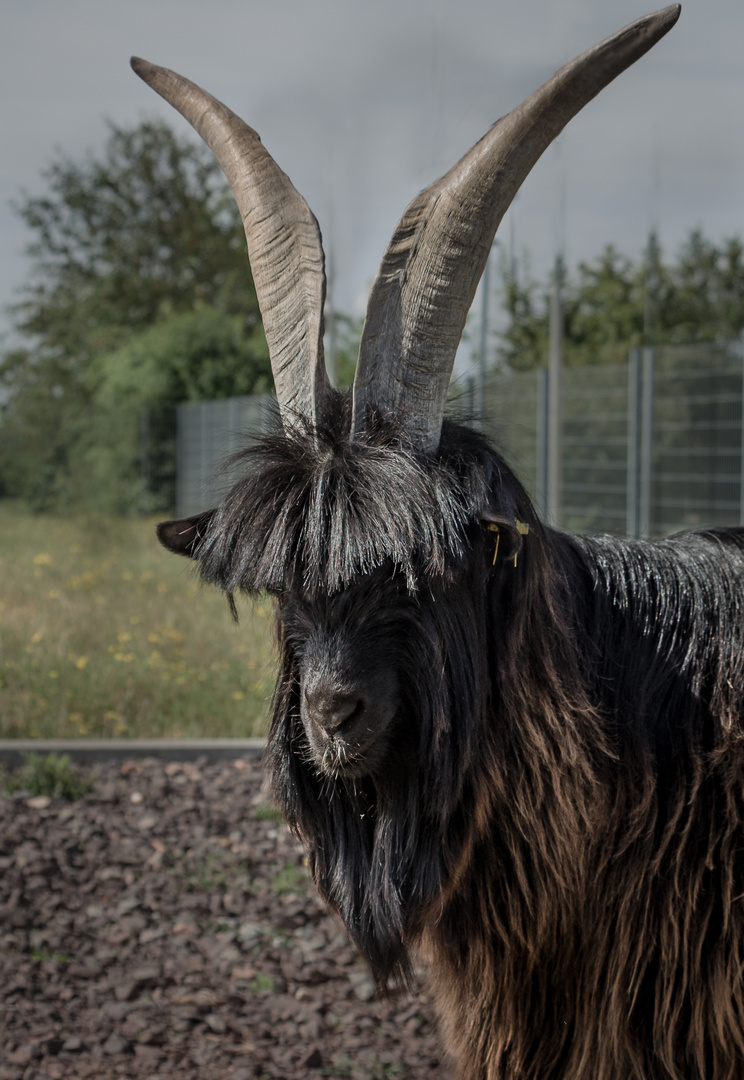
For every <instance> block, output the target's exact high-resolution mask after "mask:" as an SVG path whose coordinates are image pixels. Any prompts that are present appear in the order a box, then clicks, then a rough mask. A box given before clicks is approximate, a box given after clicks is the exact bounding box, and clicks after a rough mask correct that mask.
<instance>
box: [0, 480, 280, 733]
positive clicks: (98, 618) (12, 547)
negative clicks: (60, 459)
mask: <svg viewBox="0 0 744 1080" xmlns="http://www.w3.org/2000/svg"><path fill="white" fill-rule="evenodd" d="M273 681H274V668H273V657H272V648H271V609H270V605H269V603H268V602H265V601H264V602H260V603H258V604H256V605H251V604H249V603H248V602H245V603H243V604H241V605H240V625H238V626H236V625H235V623H234V622H233V621H232V620H231V618H230V615H229V612H228V610H227V603H226V601H225V599H224V597H222V596H221V595H220V594H219V593H218V592H217V591H216V590H209V589H206V588H203V587H202V586H200V585H199V584H198V582H197V581H196V580H195V578H194V576H193V572H192V569H191V566H190V564H189V563H188V562H187V561H186V560H184V559H179V558H177V557H176V556H174V555H169V554H168V553H167V552H166V551H164V550H163V549H162V548H161V547H160V546H159V544H158V543H157V540H156V538H155V531H154V528H153V524H152V523H151V522H142V521H133V520H119V519H113V518H95V519H93V518H90V519H84V520H80V519H69V520H68V519H60V518H50V517H46V516H34V515H32V514H29V513H27V512H26V511H24V510H22V509H20V508H19V507H18V506H16V505H15V504H13V503H10V502H7V501H3V500H1V499H0V737H1V738H14V737H21V736H25V737H37V738H74V737H82V736H86V737H95V736H105V737H111V736H117V737H126V736H131V737H135V736H136V737H140V738H142V737H158V736H210V737H217V736H232V737H239V736H247V735H260V734H263V732H264V731H265V729H266V720H267V713H268V703H269V699H270V696H271V689H272V686H273Z"/></svg>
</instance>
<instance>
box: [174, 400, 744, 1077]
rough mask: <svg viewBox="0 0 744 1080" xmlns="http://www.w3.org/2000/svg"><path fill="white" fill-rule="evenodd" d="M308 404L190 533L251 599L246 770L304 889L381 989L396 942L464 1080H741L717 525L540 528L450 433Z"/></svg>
mask: <svg viewBox="0 0 744 1080" xmlns="http://www.w3.org/2000/svg"><path fill="white" fill-rule="evenodd" d="M335 423H336V426H335V427H334V426H333V424H331V426H330V427H329V428H328V429H327V430H325V431H321V432H320V433H319V437H318V439H317V440H313V439H310V438H308V439H306V440H305V442H304V443H303V441H302V438H301V437H299V436H298V437H296V438H295V440H294V442H290V441H288V440H286V439H279V438H278V439H271V438H270V439H268V440H264V441H263V442H262V443H260V444H259V445H258V446H257V447H256V449H255V450H254V451H251V452H250V453H249V454H248V455H246V458H245V461H246V463H247V466H248V474H247V476H246V478H245V480H243V481H241V483H240V484H239V485H237V486H236V488H235V489H234V491H233V492H232V493H231V495H230V496H228V498H227V499H226V500H225V502H224V503H223V504H222V506H221V507H220V508H219V509H218V511H217V512H216V513H215V514H214V515H212V516H211V517H208V518H206V519H205V520H204V522H201V523H200V522H197V523H196V524H194V525H192V526H189V528H192V529H193V530H195V533H197V534H199V536H200V537H203V538H202V539H200V541H199V545H198V546H197V547H196V549H195V551H194V552H193V553H194V554H195V555H196V557H197V558H198V559H199V560H200V562H201V569H202V574H203V576H204V577H206V578H207V579H208V580H212V581H218V582H219V583H220V584H222V586H223V588H225V589H226V590H227V591H228V592H229V593H231V592H232V590H233V589H236V588H241V587H242V588H245V589H247V590H248V591H254V590H255V589H258V588H262V587H264V588H265V587H268V588H269V590H270V591H271V592H273V593H274V594H275V596H276V599H277V612H278V638H279V645H280V674H279V678H278V683H277V689H276V694H275V704H274V718H273V723H272V729H271V733H270V738H269V747H268V765H269V771H270V776H271V782H272V787H273V791H274V794H275V796H276V798H277V800H278V802H279V803H280V804H281V806H282V808H283V810H284V812H285V814H286V816H287V819H288V821H289V822H290V824H291V826H292V827H293V829H294V830H295V831H296V832H297V834H298V835H299V836H301V837H302V839H303V841H304V842H305V843H306V845H307V847H308V851H309V855H310V864H311V869H312V872H313V875H314V878H315V881H316V883H317V885H318V887H319V889H320V891H321V893H322V894H323V895H324V897H325V898H326V899H327V901H328V902H329V903H330V904H331V906H332V907H334V908H335V909H336V910H337V911H339V912H340V914H341V916H342V918H343V920H344V922H345V924H346V926H347V928H348V930H349V933H350V935H351V937H352V939H353V940H354V942H355V943H356V945H357V946H358V948H359V949H360V951H361V952H362V953H363V955H364V956H365V957H366V958H367V960H368V962H369V964H370V966H371V968H372V970H373V972H374V973H375V975H376V977H377V980H378V983H379V985H380V987H381V988H384V987H385V986H386V985H388V984H389V982H390V980H393V981H395V980H405V979H406V978H407V976H408V973H409V971H410V965H411V957H412V954H413V953H414V952H415V950H416V949H418V948H419V947H420V945H421V944H422V943H423V945H424V947H425V948H426V950H427V951H428V953H429V954H430V957H431V962H432V974H431V985H432V987H433V988H434V991H435V994H436V998H437V1001H438V1008H439V1013H440V1016H441V1018H442V1025H443V1029H444V1032H445V1040H446V1045H447V1046H448V1048H449V1050H450V1051H451V1052H452V1054H453V1056H454V1058H455V1059H456V1061H457V1070H458V1075H459V1076H460V1077H462V1078H467V1080H735V1078H738V1077H741V1076H742V1075H744V993H743V990H742V967H743V965H744V915H743V913H742V899H741V898H742V896H744V880H742V878H743V876H744V855H743V854H742V823H743V822H744V805H743V803H744V760H742V740H741V730H742V726H741V719H742V691H743V689H744V655H743V651H742V648H741V642H742V637H743V636H744V615H743V613H742V601H741V595H742V582H743V581H744V551H743V550H742V549H743V547H744V534H742V533H741V532H740V531H737V530H731V531H725V530H719V531H716V532H709V533H699V534H694V533H691V534H683V535H680V536H679V537H674V538H670V539H669V540H665V541H659V542H655V543H641V542H633V541H621V540H615V539H613V538H611V537H602V538H595V539H584V538H577V537H567V536H563V535H561V534H558V533H554V532H552V531H551V530H546V529H543V528H542V527H541V526H540V524H539V522H538V521H537V520H536V518H535V516H534V514H533V512H532V510H531V508H530V506H529V502H528V500H527V498H526V496H525V494H524V492H523V490H522V489H521V487H520V486H519V484H518V482H517V481H516V479H515V478H514V476H513V474H512V473H511V472H510V471H509V470H508V469H507V468H506V466H505V465H504V464H503V462H502V460H501V459H500V458H499V456H498V455H497V454H496V453H495V452H494V451H493V450H492V449H491V448H490V447H489V446H488V444H487V443H486V442H485V441H484V440H483V439H481V438H480V437H479V436H478V435H476V434H474V433H472V432H470V431H468V430H467V429H465V428H461V427H457V426H456V425H447V426H446V427H445V430H444V433H443V437H442V444H441V447H440V450H439V452H438V455H437V457H436V459H435V460H432V459H430V458H426V457H424V456H422V455H418V454H417V453H416V452H414V451H411V450H410V449H406V447H405V445H403V444H402V442H401V440H400V439H399V438H398V436H397V434H396V432H395V431H393V430H388V429H386V428H385V425H381V426H379V427H378V428H376V429H373V430H372V431H371V434H370V435H369V436H368V438H367V440H366V442H365V443H364V444H362V445H361V446H356V447H355V446H353V445H352V446H350V445H349V443H348V439H347V438H346V432H347V431H348V415H347V414H345V413H344V411H343V410H342V409H339V410H338V413H337V418H336V421H335ZM381 478H382V481H384V482H381ZM277 508H280V512H279V515H278V516H277ZM515 518H518V519H521V521H523V522H526V523H527V524H528V526H529V529H530V531H529V534H528V535H527V536H525V537H524V544H523V547H522V549H521V550H519V551H518V554H517V558H516V565H515V559H514V553H515V552H516V551H517V546H516V545H517V543H518V541H517V540H515V537H514V536H513V535H512V534H511V532H510V528H509V522H510V521H511V522H514V520H515ZM494 521H498V522H501V525H500V526H499V529H500V532H499V533H498V536H499V544H502V543H503V545H504V546H503V547H500V548H499V551H498V557H497V558H496V560H495V562H494V546H495V535H494V532H493V531H491V528H492V525H493V522H494ZM415 535H420V536H422V537H425V538H426V540H425V542H424V543H422V545H420V546H419V547H418V548H411V538H412V537H415ZM308 552H311V553H312V558H311V559H309V558H308ZM396 553H403V556H405V557H403V556H401V558H400V559H399V558H398V555H397V554H396ZM318 686H321V687H322V688H324V690H325V691H328V692H330V691H331V690H333V691H334V692H335V691H339V692H341V691H344V692H346V691H347V690H348V688H349V687H355V688H357V689H356V690H355V692H358V693H359V694H360V700H363V701H364V702H365V710H366V711H365V712H363V714H362V721H363V722H360V721H358V720H353V721H351V723H353V737H351V736H349V737H348V738H347V739H345V740H343V739H338V738H335V737H334V736H332V735H325V734H323V732H321V731H319V729H318V725H317V723H316V722H315V719H314V717H313V714H312V711H311V710H310V709H309V707H308V704H307V701H306V699H305V695H306V692H308V691H309V689H313V690H315V689H317V687H318ZM391 702H392V704H391ZM324 747H325V749H324Z"/></svg>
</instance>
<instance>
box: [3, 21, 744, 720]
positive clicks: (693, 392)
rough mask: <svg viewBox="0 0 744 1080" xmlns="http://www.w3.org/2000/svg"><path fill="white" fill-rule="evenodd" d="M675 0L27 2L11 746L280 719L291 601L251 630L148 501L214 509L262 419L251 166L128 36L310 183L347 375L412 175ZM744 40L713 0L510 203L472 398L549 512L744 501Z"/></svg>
mask: <svg viewBox="0 0 744 1080" xmlns="http://www.w3.org/2000/svg"><path fill="white" fill-rule="evenodd" d="M649 7H650V5H649ZM646 10H647V9H646V8H644V7H639V6H638V3H637V2H636V0H612V2H609V0H561V3H559V4H556V3H555V2H553V0H522V2H520V3H519V4H517V3H514V2H509V3H507V2H505V0H495V2H494V0H491V2H486V0H459V2H458V3H457V5H455V4H453V3H449V2H448V3H445V2H439V0H396V2H395V3H393V2H392V0H378V2H377V3H375V4H374V5H371V4H361V3H357V2H348V0H315V2H314V3H313V4H307V3H303V2H296V0H282V2H280V3H276V4H272V5H265V4H258V3H253V2H240V3H239V2H236V0H212V2H211V3H210V4H209V6H208V7H207V5H204V4H202V3H200V4H197V3H192V2H191V0H178V2H175V0H157V2H156V3H153V2H152V0H148V2H147V3H145V2H140V0H130V2H128V3H127V4H125V5H113V4H100V3H94V2H92V0H66V2H65V4H64V5H55V4H53V3H51V2H49V0H28V2H27V3H24V4H23V5H21V4H18V3H16V2H15V0H0V19H1V20H2V34H0V86H1V87H2V96H3V101H4V102H5V103H6V107H5V109H4V110H3V114H2V117H1V118H0V125H1V127H2V145H3V154H2V159H1V161H0V306H1V307H2V311H1V313H0V333H1V334H2V338H1V339H0V737H15V736H20V735H32V736H44V737H75V736H91V735H92V736H111V735H117V736H126V735H132V736H134V735H141V736H146V735H152V736H156V735H210V736H217V735H250V734H258V733H260V732H261V731H263V730H264V729H265V724H266V716H267V709H268V701H269V697H270V692H271V686H272V682H273V672H272V660H271V641H270V636H271V613H270V610H269V605H268V604H267V603H263V602H259V603H257V604H255V605H252V606H251V605H248V604H244V605H243V608H242V610H241V625H240V626H238V627H236V626H235V625H234V624H233V623H232V622H231V620H230V619H229V617H228V613H227V609H226V605H225V603H224V601H223V600H222V598H221V597H219V596H218V595H213V594H211V593H208V592H206V591H204V590H202V589H200V587H199V586H198V585H197V584H196V583H195V581H194V580H193V578H192V577H191V575H190V573H189V569H188V567H187V566H186V565H185V564H183V563H182V562H181V561H180V560H177V559H174V558H173V557H172V556H168V555H166V554H165V553H164V552H161V551H160V550H159V549H158V547H157V545H156V542H155V539H154V532H153V528H152V524H153V520H155V517H156V515H160V516H169V515H172V514H174V513H179V514H189V513H195V512H197V511H198V510H200V509H203V508H206V507H207V506H209V505H213V503H214V501H215V494H216V492H217V491H219V490H220V488H221V487H224V485H225V484H226V483H227V482H228V481H229V478H230V474H229V473H228V474H218V469H219V465H220V463H221V462H222V461H223V460H224V458H225V457H226V456H227V455H229V453H231V452H232V451H234V450H236V449H238V448H239V446H240V444H241V439H242V438H243V437H244V435H245V433H246V432H250V431H256V430H260V429H261V428H262V426H263V425H264V424H265V423H266V422H267V415H268V413H269V412H270V392H271V388H272V381H271V371H270V366H269V362H268V352H267V348H266V342H265V338H264V336H263V330H262V327H261V320H260V314H259V311H258V307H257V303H256V297H255V292H254V289H253V285H252V280H251V276H250V270H249V267H248V263H247V259H246V256H245V241H244V237H243V233H242V226H241V225H240V222H239V219H238V215H237V211H236V209H235V206H234V203H233V200H232V196H231V195H230V193H229V191H228V190H227V188H226V185H225V183H224V180H223V177H222V174H221V172H220V170H219V168H218V166H217V165H216V163H215V162H214V160H213V159H212V157H211V154H210V153H209V151H208V150H206V148H204V147H203V146H202V145H201V144H200V143H199V142H198V140H197V138H196V136H195V135H194V134H193V132H192V131H191V129H190V128H189V127H188V125H187V124H186V122H185V121H183V120H182V119H181V118H180V117H179V116H178V115H177V114H176V113H174V112H173V110H172V109H171V108H170V107H169V106H168V105H167V104H166V103H165V102H163V101H162V100H161V99H160V98H158V97H157V96H156V95H155V94H154V93H153V92H152V91H151V90H150V89H149V88H148V87H146V86H145V85H144V84H143V83H141V82H140V81H139V80H138V79H137V78H136V76H134V74H133V73H132V72H131V70H130V68H129V64H128V60H129V56H130V55H131V54H136V55H140V56H144V57H145V58H146V59H148V60H151V61H153V62H155V63H159V64H163V65H165V66H169V67H172V68H174V69H175V70H177V71H179V72H181V73H182V74H184V75H186V76H188V77H189V78H191V79H193V80H194V81H196V82H198V83H199V84H200V85H202V86H204V87H205V89H207V90H209V91H210V92H211V93H213V94H215V95H216V96H217V97H219V98H221V99H222V100H223V101H225V102H226V103H227V104H229V105H230V107H231V108H233V109H234V110H235V111H236V112H238V113H239V114H240V115H242V116H243V117H244V118H245V119H246V120H247V121H248V122H249V123H250V124H251V125H252V126H253V127H255V128H256V129H257V130H258V132H259V133H260V134H261V136H262V138H263V141H264V142H265V144H266V145H267V147H268V148H269V150H270V152H271V153H272V154H273V155H274V157H275V158H276V159H277V161H278V162H279V164H280V165H281V166H282V168H283V169H284V170H285V171H286V172H287V173H288V174H289V175H290V177H291V178H292V180H293V182H294V183H295V184H296V186H297V187H298V188H299V190H300V191H301V192H302V193H303V194H304V195H305V197H306V198H307V200H308V202H309V204H310V206H311V207H312V209H313V210H314V212H315V213H316V215H317V217H318V219H319V222H320V226H321V229H322V232H323V235H324V244H325V249H326V256H327V270H328V277H329V296H328V305H327V312H326V326H327V340H326V351H327V357H328V363H329V367H330V369H331V371H332V373H333V378H334V379H335V381H336V382H337V384H339V385H348V384H349V383H350V381H351V379H352V377H353V370H354V362H355V357H356V349H357V345H358V340H359V335H360V333H361V326H362V321H363V317H364V311H365V305H366V297H367V293H368V291H369V287H370V284H371V282H372V279H373V278H374V275H375V273H376V269H377V266H378V264H379V260H380V257H381V254H382V251H383V249H384V247H385V244H386V242H387V240H388V238H389V236H390V235H391V233H392V231H393V229H394V227H395V223H396V221H397V219H398V217H399V216H400V214H401V213H402V211H403V209H404V207H405V206H406V205H407V203H408V202H409V201H410V199H411V198H412V197H413V196H414V195H415V194H416V193H417V192H418V191H419V190H421V189H422V188H423V187H425V186H427V185H428V184H429V183H431V182H432V181H433V180H434V179H436V178H437V177H438V176H439V175H441V174H442V173H443V172H445V171H446V170H447V169H448V168H449V167H450V166H451V165H452V164H453V163H454V162H455V161H456V160H457V159H458V158H459V157H460V156H461V155H462V154H463V153H464V152H465V151H466V150H467V149H468V148H469V147H470V146H471V145H472V144H473V143H474V142H475V141H476V140H477V139H478V138H479V137H480V136H481V135H482V134H483V133H484V131H485V130H486V129H487V128H488V126H489V125H490V124H491V123H493V122H494V121H495V120H496V119H497V118H498V117H499V116H501V115H502V114H504V113H505V112H508V111H509V109H511V108H513V107H514V106H515V105H517V104H518V103H519V102H520V101H521V100H522V99H523V98H524V97H525V96H526V95H527V94H529V93H530V92H531V91H532V90H533V89H535V88H536V87H537V86H538V85H539V84H540V83H541V82H543V81H544V80H545V79H546V78H548V77H549V76H550V75H551V74H552V72H553V71H554V70H555V69H556V68H557V67H559V66H560V65H561V64H563V63H565V62H566V61H568V60H570V59H572V58H573V57H574V56H575V55H577V54H578V53H580V52H581V51H583V50H584V49H585V48H588V47H590V46H591V45H593V44H594V43H595V42H597V41H599V40H600V39H602V38H603V37H605V36H607V35H608V34H610V33H612V32H614V31H615V30H617V29H619V28H620V27H621V26H622V25H624V24H625V23H627V22H629V21H631V20H632V19H634V18H637V17H638V16H640V15H643V14H645V13H646ZM742 40H744V8H742V5H741V4H740V3H738V2H737V0H688V2H687V3H685V4H683V11H682V16H681V18H680V21H679V23H678V25H677V26H676V27H675V28H674V29H673V30H672V31H671V32H670V34H669V35H668V37H666V38H665V39H664V40H663V41H662V42H661V43H660V44H659V45H657V46H656V47H655V48H654V49H653V50H652V52H651V53H650V54H648V55H647V56H646V57H644V58H643V59H641V60H640V61H639V62H638V64H637V65H636V66H635V67H634V68H632V69H631V70H630V71H628V72H626V73H625V74H624V75H623V76H621V77H620V78H619V79H618V80H617V81H616V82H614V83H613V84H612V85H611V86H610V87H608V88H607V89H606V90H605V91H604V92H603V93H602V94H601V95H600V97H599V98H598V99H596V100H595V101H594V102H592V103H590V104H589V105H588V106H587V107H586V108H585V109H584V110H583V112H582V113H581V114H580V115H579V116H578V117H577V118H576V119H575V120H573V121H572V122H571V124H570V125H569V127H568V128H567V130H566V131H565V132H564V134H563V135H562V136H561V137H560V139H559V140H558V141H557V142H556V143H555V144H554V145H553V146H552V147H551V148H550V149H549V150H548V151H547V152H546V154H545V155H544V157H543V159H542V160H541V161H540V162H539V163H538V164H537V166H536V167H535V169H534V171H533V173H532V174H531V176H530V177H529V178H528V180H527V181H526V183H525V184H524V186H523V188H522V190H521V192H520V193H519V195H518V196H517V199H516V200H515V203H514V204H513V207H512V208H511V209H510V211H509V212H508V213H507V215H506V217H505V219H504V221H503V223H502V225H501V228H500V230H499V234H498V237H497V240H496V243H495V244H494V248H493V251H492V254H491V259H490V261H489V267H488V271H487V273H486V275H485V276H484V280H483V283H482V285H481V288H480V290H479V293H478V295H477V296H476V300H475V303H474V305H473V310H472V312H471V316H470V318H469V321H468V325H467V327H466V332H465V336H464V339H463V343H462V345H461V348H460V352H459V354H458V358H457V363H456V369H455V378H454V381H453V389H452V399H453V408H454V409H455V410H457V409H460V410H461V411H464V412H466V413H468V414H470V415H476V416H477V417H479V418H480V420H479V422H481V423H483V424H484V425H485V426H486V427H487V429H488V431H489V433H490V434H491V435H492V437H493V438H494V439H495V441H496V442H497V444H498V445H500V446H501V447H502V448H503V450H504V452H505V454H506V456H507V458H508V459H509V460H510V462H511V464H512V465H514V467H515V468H516V470H517V472H518V473H519V474H520V476H521V477H522V479H523V480H524V482H525V483H526V484H527V486H528V488H529V490H530V491H531V493H532V495H533V497H534V498H535V500H536V503H537V505H538V508H539V509H540V510H541V511H542V512H543V513H544V514H546V515H547V516H548V518H549V519H550V520H551V521H552V522H553V523H555V524H558V525H561V526H563V527H566V528H572V529H579V530H586V531H598V530H606V531H612V532H617V533H624V534H630V535H638V536H647V535H661V534H664V533H668V532H671V531H673V530H675V529H677V528H682V527H689V526H696V525H711V524H736V523H739V522H742V521H744V470H742V446H743V436H742V433H743V428H744V423H743V417H744V413H743V411H742V371H743V369H744V351H743V350H742V330H743V328H744V249H743V247H742V239H741V238H742V235H743V234H744V232H743V230H744V222H743V218H742V215H743V213H744V184H743V183H742V180H743V179H744V139H742V137H741V134H742V133H741V110H742V101H743V100H744V74H742V64H741V41H742ZM551 367H552V376H551V374H550V371H551Z"/></svg>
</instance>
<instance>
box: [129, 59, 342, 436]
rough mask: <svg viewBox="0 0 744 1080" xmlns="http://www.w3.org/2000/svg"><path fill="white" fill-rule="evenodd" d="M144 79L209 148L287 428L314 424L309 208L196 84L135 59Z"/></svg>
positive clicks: (315, 241)
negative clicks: (241, 246) (230, 198)
mask: <svg viewBox="0 0 744 1080" xmlns="http://www.w3.org/2000/svg"><path fill="white" fill-rule="evenodd" d="M131 65H132V68H133V69H134V71H135V72H136V73H137V75H139V77H140V78H141V79H144V81H145V82H146V83H147V84H148V85H149V86H151V87H152V88H153V90H155V91H157V93H158V94H160V96H161V97H164V98H165V100H166V101H168V102H170V104H171V105H172V106H173V107H174V108H175V109H178V111H179V112H180V113H181V114H182V115H183V116H184V117H185V118H186V119H187V120H188V121H189V123H190V124H191V125H192V126H193V127H194V128H195V129H196V131H197V132H198V133H199V135H201V137H202V139H204V141H205V143H206V144H207V145H208V146H209V147H210V149H211V150H212V151H213V152H214V154H215V156H216V158H217V160H218V161H219V163H220V165H221V166H222V169H223V170H224V172H225V175H226V176H227V179H228V182H229V184H230V187H231V188H232V191H233V194H234V196H235V201H236V202H237V204H238V208H239V210H240V215H241V217H242V219H243V226H244V228H245V235H246V239H247V240H248V258H249V260H250V264H251V269H252V271H253V281H254V283H255V286H256V295H257V297H258V305H259V307H260V309H261V316H262V318H263V324H264V330H265V332H266V340H267V342H268V345H269V355H270V357H271V368H272V371H273V373H274V383H275V385H276V396H277V399H278V401H279V410H280V412H281V416H282V422H283V423H284V426H285V428H286V427H287V426H288V425H290V426H291V425H292V424H293V423H296V422H297V420H298V418H300V417H303V418H305V419H308V420H310V421H311V422H312V423H313V424H314V423H315V422H316V420H317V415H318V411H319V409H321V408H322V401H323V397H324V395H325V393H326V391H327V388H328V378H327V375H326V369H325V364H324V363H323V304H324V301H325V289H326V279H325V265H324V258H323V247H322V244H321V238H320V229H319V228H318V222H317V221H316V219H315V217H314V215H313V213H312V212H311V210H310V208H309V207H308V205H307V203H306V202H305V200H304V199H303V197H302V196H301V195H300V194H299V192H298V191H297V190H296V189H295V188H294V186H293V185H292V183H291V181H290V179H289V177H288V176H287V175H286V174H285V173H283V172H282V170H281V169H280V168H279V166H278V165H277V164H276V162H275V161H274V159H273V158H272V157H271V155H270V154H269V152H268V151H267V150H266V149H265V148H264V146H263V144H262V143H261V139H260V138H259V136H258V135H257V134H256V132H255V131H254V130H253V128H250V127H248V125H247V124H246V123H244V121H243V120H241V119H240V117H239V116H236V115H235V113H233V112H231V110H230V109H228V108H227V106H225V105H223V104H222V102H221V101H218V100H217V99H216V98H214V97H212V95H211V94H208V93H206V91H204V90H202V89H201V88H200V87H199V86H196V84H195V83H192V82H190V81H189V80H188V79H184V78H183V77H182V76H181V75H177V74H176V73H175V71H169V70H168V68H162V67H158V66H157V65H155V64H150V63H148V62H147V60H140V59H139V57H136V56H133V57H132V60H131Z"/></svg>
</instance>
